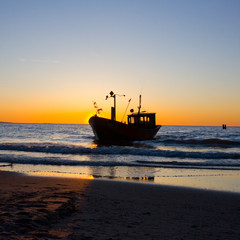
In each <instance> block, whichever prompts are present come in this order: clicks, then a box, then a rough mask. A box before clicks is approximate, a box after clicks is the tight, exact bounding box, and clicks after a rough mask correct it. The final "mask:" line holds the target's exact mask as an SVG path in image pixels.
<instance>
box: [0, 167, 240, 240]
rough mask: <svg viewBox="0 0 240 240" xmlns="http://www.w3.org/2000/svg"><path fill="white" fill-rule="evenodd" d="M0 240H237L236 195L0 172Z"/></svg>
mask: <svg viewBox="0 0 240 240" xmlns="http://www.w3.org/2000/svg"><path fill="white" fill-rule="evenodd" d="M0 194H1V200H0V213H1V214H0V223H1V224H0V233H1V234H0V239H179V240H180V239H240V237H239V236H240V228H239V214H240V194H237V193H227V192H218V191H206V190H199V189H191V188H182V187H171V186H161V185H150V184H137V183H126V182H118V181H104V180H84V179H71V178H56V177H54V178H53V177H32V176H26V175H22V174H18V173H13V172H5V171H1V172H0Z"/></svg>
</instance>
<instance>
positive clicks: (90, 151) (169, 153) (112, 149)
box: [0, 143, 240, 159]
mask: <svg viewBox="0 0 240 240" xmlns="http://www.w3.org/2000/svg"><path fill="white" fill-rule="evenodd" d="M0 150H8V151H23V152H41V153H53V154H64V155H65V154H78V155H134V156H152V157H165V158H191V159H240V153H237V152H221V151H207V152H197V151H194V152H191V151H180V150H161V149H141V148H133V147H120V146H109V147H96V148H89V147H83V146H75V145H61V144H53V143H2V144H0Z"/></svg>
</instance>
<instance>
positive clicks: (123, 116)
mask: <svg viewBox="0 0 240 240" xmlns="http://www.w3.org/2000/svg"><path fill="white" fill-rule="evenodd" d="M131 100H132V99H131V98H130V99H129V100H128V105H127V107H126V110H125V112H124V114H123V117H122V120H121V122H123V119H124V117H125V115H126V112H127V109H128V107H129V104H130V102H131Z"/></svg>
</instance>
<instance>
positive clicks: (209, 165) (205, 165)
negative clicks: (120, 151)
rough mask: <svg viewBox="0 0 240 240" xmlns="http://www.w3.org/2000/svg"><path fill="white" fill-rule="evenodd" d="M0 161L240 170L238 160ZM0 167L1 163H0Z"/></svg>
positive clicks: (5, 158)
mask: <svg viewBox="0 0 240 240" xmlns="http://www.w3.org/2000/svg"><path fill="white" fill-rule="evenodd" d="M0 163H4V164H10V165H9V166H13V164H30V165H47V166H69V167H72V166H74V167H81V166H88V167H154V168H155V167H160V168H188V169H215V170H216V169H218V170H240V162H236V160H235V161H234V160H233V161H225V162H224V161H220V162H216V161H200V162H194V161H151V160H150V161H148V160H132V161H122V162H118V161H115V160H114V159H112V158H109V159H108V160H106V161H101V160H100V161H89V160H71V159H63V158H59V157H44V158H41V157H32V156H21V155H14V154H2V155H0ZM0 167H1V164H0Z"/></svg>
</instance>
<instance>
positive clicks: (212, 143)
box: [157, 137, 240, 148]
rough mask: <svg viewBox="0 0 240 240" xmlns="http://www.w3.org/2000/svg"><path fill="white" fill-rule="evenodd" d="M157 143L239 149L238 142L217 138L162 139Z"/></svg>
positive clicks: (158, 139) (239, 144)
mask: <svg viewBox="0 0 240 240" xmlns="http://www.w3.org/2000/svg"><path fill="white" fill-rule="evenodd" d="M157 142H158V143H163V144H170V145H171V144H172V145H185V144H186V145H200V146H201V145H202V146H208V147H223V148H231V147H239V146H240V142H239V141H231V140H225V139H219V138H209V139H185V140H184V139H163V138H162V137H158V138H157Z"/></svg>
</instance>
